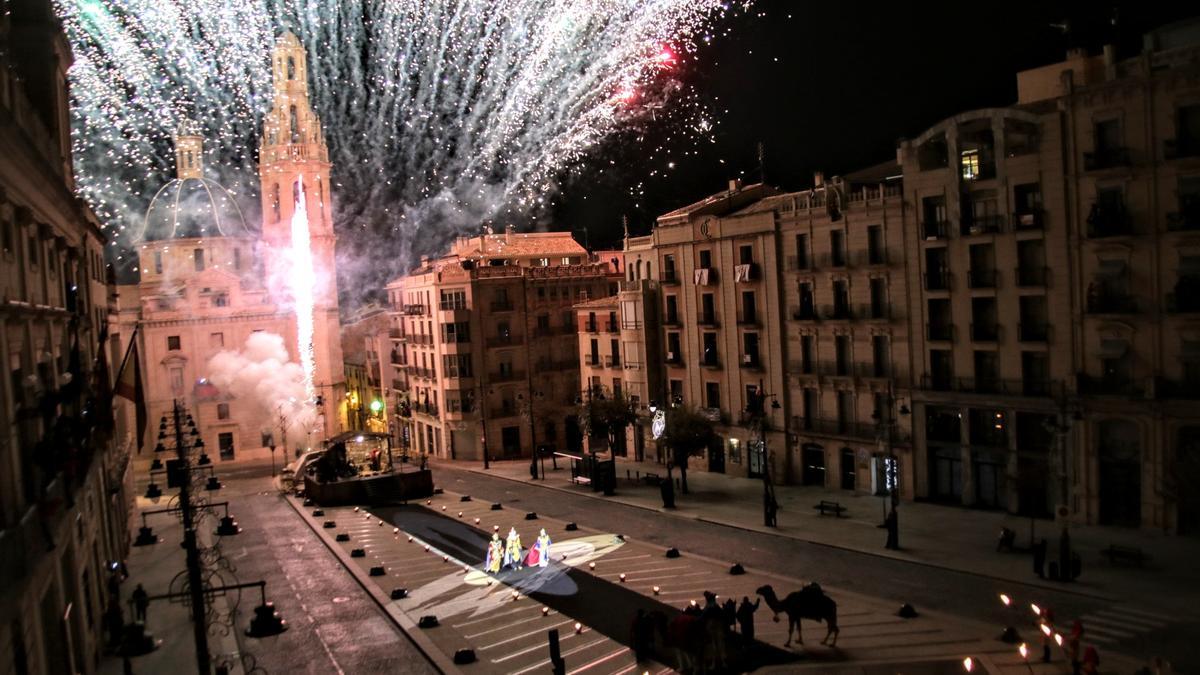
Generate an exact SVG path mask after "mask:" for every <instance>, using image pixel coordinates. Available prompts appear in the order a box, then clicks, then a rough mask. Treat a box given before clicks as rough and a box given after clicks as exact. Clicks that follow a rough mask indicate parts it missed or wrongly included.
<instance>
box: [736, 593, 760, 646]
mask: <svg viewBox="0 0 1200 675" xmlns="http://www.w3.org/2000/svg"><path fill="white" fill-rule="evenodd" d="M760 602H762V600H761V599H759V600H755V601H754V604H750V598H748V597H746V596H744V595H743V596H742V604H741V606H739V607H738V609H737V621H738V626H739V627H740V628H741V630H742V639H743V640H744V641H745V643H746V646H749V645H750V644H752V643H753V642H754V612H756V611H758V604H759V603H760Z"/></svg>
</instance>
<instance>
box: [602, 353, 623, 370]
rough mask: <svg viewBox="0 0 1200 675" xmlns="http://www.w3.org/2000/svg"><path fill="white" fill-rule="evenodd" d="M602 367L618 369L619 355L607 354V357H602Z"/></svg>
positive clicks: (619, 365) (619, 363)
mask: <svg viewBox="0 0 1200 675" xmlns="http://www.w3.org/2000/svg"><path fill="white" fill-rule="evenodd" d="M604 367H605V368H620V367H621V355H620V354H609V355H607V356H605V357H604Z"/></svg>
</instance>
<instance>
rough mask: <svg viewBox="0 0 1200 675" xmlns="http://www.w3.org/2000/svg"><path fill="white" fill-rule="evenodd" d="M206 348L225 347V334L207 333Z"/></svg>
mask: <svg viewBox="0 0 1200 675" xmlns="http://www.w3.org/2000/svg"><path fill="white" fill-rule="evenodd" d="M208 346H209V347H224V346H225V334H224V333H209V334H208Z"/></svg>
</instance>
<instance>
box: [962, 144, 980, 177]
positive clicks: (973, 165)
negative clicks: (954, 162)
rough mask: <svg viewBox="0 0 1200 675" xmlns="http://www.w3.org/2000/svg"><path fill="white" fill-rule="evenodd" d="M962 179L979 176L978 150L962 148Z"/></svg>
mask: <svg viewBox="0 0 1200 675" xmlns="http://www.w3.org/2000/svg"><path fill="white" fill-rule="evenodd" d="M962 177H963V180H975V179H976V178H978V177H979V151H978V150H964V151H963V153H962Z"/></svg>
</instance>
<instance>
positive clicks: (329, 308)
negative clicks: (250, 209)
mask: <svg viewBox="0 0 1200 675" xmlns="http://www.w3.org/2000/svg"><path fill="white" fill-rule="evenodd" d="M271 80H272V103H271V111H270V112H269V113H267V116H266V118H265V119H264V122H263V135H262V140H261V143H260V146H259V166H258V174H259V180H260V182H261V194H262V240H263V242H262V243H263V244H264V247H265V251H264V255H263V258H264V261H265V263H266V266H267V275H268V280H269V283H270V285H271V287H272V288H281V287H286V283H285V282H287V281H290V276H291V269H290V266H291V264H292V259H293V256H292V255H291V247H292V232H293V227H294V226H301V225H300V224H299V223H296V224H294V223H293V222H292V221H293V216H294V215H295V214H296V212H297V211H298V210H299V207H300V204H301V202H302V201H303V205H304V211H305V213H306V216H307V218H306V220H307V228H308V236H309V242H310V245H309V248H310V249H311V251H312V265H313V279H312V280H311V281H312V284H313V289H312V290H313V355H314V363H315V368H314V374H313V380H314V384H315V386H316V393H317V395H319V396H320V397H321V399H322V401H323V402H324V405H323V406H322V409H321V412H322V413H323V414H324V418H325V429H324V433H326V434H327V435H332V434H334V433H336V432H337V431H338V428H337V426H338V419H337V417H338V416H337V406H338V403H339V402H340V401H341V398H342V397H343V396H344V395H345V375H344V372H345V370H344V365H343V363H342V346H341V332H340V329H339V323H338V301H337V296H338V293H337V274H336V270H335V267H334V253H335V247H336V243H337V242H336V238H335V236H334V233H333V217H332V215H333V211H332V208H331V207H332V204H331V194H330V185H329V169H330V164H329V148H328V146H327V145H326V144H325V134H324V132H323V131H322V130H321V119H320V118H319V117H317V114H316V113H315V112H313V109H312V105H311V103H310V102H309V99H308V54H307V52H306V51H305V49H304V45H302V44H301V43H300V40H299V38H297V37H296V36H295V35H294V34H293V33H292V32H291V31H284V33H283V34H282V35H280V36H279V37H278V38H276V40H275V47H274V49H273V50H272V52H271ZM300 281H304V280H300ZM292 325H293V327H295V325H296V324H295V322H293V324H292ZM295 337H296V334H295V333H293V335H292V336H290V337H289V336H285V340H288V341H290V343H291V344H295Z"/></svg>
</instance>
